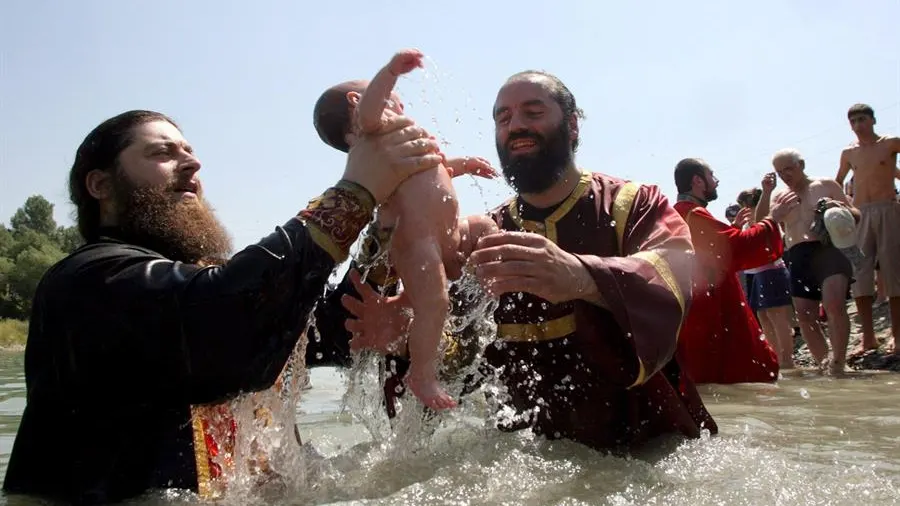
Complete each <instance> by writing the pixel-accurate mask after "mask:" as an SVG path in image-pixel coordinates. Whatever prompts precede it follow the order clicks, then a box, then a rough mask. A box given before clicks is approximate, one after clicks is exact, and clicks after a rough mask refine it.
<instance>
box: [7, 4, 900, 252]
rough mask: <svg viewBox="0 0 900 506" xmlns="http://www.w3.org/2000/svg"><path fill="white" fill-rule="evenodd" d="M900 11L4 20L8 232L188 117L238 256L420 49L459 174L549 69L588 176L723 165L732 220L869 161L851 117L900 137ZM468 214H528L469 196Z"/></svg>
mask: <svg viewBox="0 0 900 506" xmlns="http://www.w3.org/2000/svg"><path fill="white" fill-rule="evenodd" d="M898 20H900V0H869V1H866V2H856V1H853V2H851V1H844V0H829V1H827V2H825V1H816V0H790V1H788V0H781V1H764V0H760V1H756V2H713V1H707V2H692V1H686V0H682V1H679V2H671V1H651V0H648V1H641V2H601V1H589V0H583V1H574V0H573V1H564V0H558V1H556V2H549V1H536V0H519V1H506V0H502V1H501V0H491V1H484V0H481V1H468V0H462V1H455V2H422V1H411V0H410V1H407V0H396V1H387V0H385V1H381V2H378V1H358V0H349V1H344V2H302V1H288V0H281V1H276V0H270V1H262V0H261V1H258V2H253V3H251V2H242V3H238V2H230V1H213V0H192V1H189V2H183V1H172V0H156V1H153V2H123V1H112V0H105V1H95V0H80V1H78V2H66V1H62V0H58V1H55V2H51V1H45V0H4V1H2V2H0V222H5V223H8V220H9V217H10V216H12V214H13V213H14V212H15V210H16V209H17V208H18V207H19V206H21V205H22V204H23V203H24V201H25V199H26V198H27V197H28V196H30V195H34V194H42V195H44V196H45V197H46V198H48V199H49V200H50V201H51V202H53V203H54V204H55V217H56V219H57V221H58V222H60V223H61V224H65V225H70V224H72V223H73V221H72V218H71V216H72V211H73V209H72V206H71V205H70V203H69V202H68V195H67V189H66V180H67V174H68V170H69V167H70V166H71V163H72V160H73V157H74V153H75V150H76V148H77V146H78V144H79V143H80V142H81V141H82V139H83V138H84V136H85V135H87V133H88V132H89V131H90V130H91V129H92V128H93V127H95V126H96V125H97V124H99V123H100V122H101V121H103V120H104V119H106V118H108V117H111V116H114V115H116V114H118V113H120V112H123V111H126V110H130V109H152V110H157V111H160V112H163V113H166V114H168V115H170V116H171V117H173V118H174V119H175V120H176V121H177V122H178V123H179V125H180V126H181V127H182V129H183V131H184V134H185V136H186V138H187V139H188V141H189V142H190V143H191V144H192V145H193V146H194V149H195V152H196V153H197V154H198V156H199V158H200V160H201V162H202V163H203V168H202V169H201V171H200V173H199V174H200V177H201V179H202V180H203V184H204V187H205V191H206V196H207V198H208V199H209V200H210V202H211V203H212V204H213V206H214V207H215V208H216V211H217V214H218V215H219V217H220V218H221V219H222V221H223V222H224V223H225V225H226V227H227V228H228V229H229V231H230V232H231V234H232V236H233V238H234V241H235V246H237V247H243V246H244V245H246V244H249V243H252V242H255V241H257V240H259V239H260V238H261V237H262V236H264V235H266V234H268V233H270V232H271V231H272V230H273V229H274V227H275V226H277V225H280V224H282V223H284V222H285V221H287V220H288V219H289V218H290V217H291V216H294V215H295V214H296V213H297V212H298V211H299V210H301V209H302V208H303V207H304V206H305V205H306V203H307V202H308V201H309V199H311V198H312V197H314V196H316V195H318V194H319V193H321V192H322V191H323V190H324V189H325V188H327V187H328V186H330V185H331V184H333V183H334V182H335V181H337V180H338V179H339V178H340V176H341V173H342V170H343V166H344V163H345V155H344V154H343V153H340V152H338V151H335V150H334V149H332V148H329V147H328V146H326V145H325V144H323V143H322V142H321V141H320V140H319V138H318V137H317V135H316V134H315V130H314V128H313V125H312V109H313V105H314V103H315V100H316V98H317V97H318V96H319V94H320V93H321V92H322V91H323V90H324V89H325V88H327V87H328V86H330V85H332V84H335V83H337V82H340V81H344V80H348V79H365V78H370V77H371V76H373V75H374V74H375V72H376V71H377V70H378V69H379V68H380V67H381V66H382V65H384V64H385V63H387V61H388V60H389V59H390V57H391V56H392V55H393V53H394V52H395V51H397V50H398V49H401V48H406V47H415V48H418V49H420V50H422V51H423V52H424V53H425V54H426V56H427V58H428V60H427V65H426V68H425V69H424V70H419V71H416V72H415V73H414V74H412V75H410V76H409V77H406V78H404V79H402V80H401V82H400V85H399V87H398V92H399V93H400V94H401V97H402V98H403V100H404V101H405V103H406V107H407V113H408V114H409V115H410V116H412V117H413V118H414V119H415V120H416V121H417V122H418V123H419V124H421V125H422V126H424V127H426V128H428V129H429V130H430V131H431V132H432V133H434V134H435V135H437V136H438V137H439V138H440V139H442V140H444V141H445V142H446V144H445V147H444V151H445V152H446V153H447V154H448V155H460V156H462V155H471V156H483V157H485V158H487V159H488V160H491V161H492V162H493V163H494V164H495V165H496V164H497V153H496V147H495V145H494V140H493V133H494V131H493V122H492V119H491V107H492V105H493V102H494V99H495V98H496V94H497V91H498V90H499V88H500V86H501V85H502V84H503V82H504V81H505V79H506V78H507V77H509V76H510V75H512V74H514V73H516V72H519V71H522V70H526V69H541V70H546V71H548V72H551V73H553V74H555V75H557V76H558V77H559V78H560V79H562V81H563V82H564V83H566V85H567V86H568V87H569V88H570V89H571V90H572V92H573V93H574V95H575V97H576V100H577V101H578V104H579V106H581V107H582V108H583V109H584V111H585V113H586V115H587V118H586V120H585V121H584V123H583V124H582V127H581V147H580V148H579V151H578V153H577V158H576V162H577V163H578V165H579V166H581V167H582V168H584V169H585V170H590V171H597V172H604V173H607V174H611V175H614V176H618V177H623V178H627V179H632V180H635V181H638V182H641V183H647V184H656V185H659V186H660V187H661V188H662V189H663V191H664V193H665V194H666V195H667V196H669V198H670V199H672V200H674V199H675V197H676V191H675V186H674V182H673V177H672V171H673V168H674V166H675V164H676V163H677V162H678V160H680V159H682V158H685V157H700V158H704V159H705V160H707V161H708V162H709V163H710V164H711V165H712V167H713V168H714V170H715V171H716V174H717V176H718V177H719V179H720V180H721V183H720V187H719V195H720V197H719V199H718V200H717V201H715V202H713V203H712V204H711V205H710V209H711V210H712V211H713V213H714V214H716V215H717V216H719V217H722V216H723V215H724V208H725V207H726V206H727V204H728V203H729V202H731V201H733V200H734V198H735V197H736V195H737V193H738V192H739V191H740V190H742V189H745V188H748V187H752V186H758V185H759V181H760V179H761V178H762V176H763V175H764V174H765V173H766V172H768V171H770V170H771V162H770V160H771V155H772V153H774V152H775V151H776V150H778V149H781V148H785V147H795V148H797V149H800V150H801V151H802V152H803V153H804V155H805V157H806V160H807V168H808V169H807V171H808V173H809V174H810V175H813V176H823V177H834V175H835V174H836V172H837V166H838V157H839V155H840V151H841V149H842V148H843V147H844V146H846V145H848V144H849V143H850V142H852V141H853V136H852V132H851V131H850V129H849V126H848V124H847V120H846V111H847V108H848V107H849V106H851V105H852V104H854V103H856V102H865V103H868V104H870V105H872V106H873V107H874V109H875V114H876V118H877V121H878V123H877V125H876V131H878V132H879V133H881V134H894V135H897V134H900V22H898ZM455 186H456V188H457V192H458V193H459V199H460V203H461V212H462V213H464V214H475V213H483V212H484V211H486V210H488V209H490V208H492V207H494V206H496V205H498V204H500V203H501V202H502V201H503V200H504V199H506V198H507V197H508V196H510V195H511V194H512V191H511V190H510V188H509V187H508V186H507V185H506V184H505V183H504V182H503V181H502V180H500V181H484V180H480V181H476V180H475V179H473V178H472V177H470V176H464V177H462V178H457V179H456V180H455Z"/></svg>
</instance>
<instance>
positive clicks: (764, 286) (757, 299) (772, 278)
mask: <svg viewBox="0 0 900 506" xmlns="http://www.w3.org/2000/svg"><path fill="white" fill-rule="evenodd" d="M749 285H750V290H749V295H748V297H747V298H748V299H749V302H750V308H751V309H753V310H754V311H759V310H761V309H770V308H773V307H782V306H790V305H791V279H790V276H789V275H788V270H787V268H786V267H784V266H781V267H775V268H772V269H766V270H764V271H761V272H757V273H756V274H753V275H752V276H751V277H750V281H749Z"/></svg>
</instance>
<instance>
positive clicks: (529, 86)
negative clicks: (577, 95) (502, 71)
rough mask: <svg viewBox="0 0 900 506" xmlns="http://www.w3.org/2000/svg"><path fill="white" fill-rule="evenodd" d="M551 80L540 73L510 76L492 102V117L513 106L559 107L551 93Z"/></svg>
mask: <svg viewBox="0 0 900 506" xmlns="http://www.w3.org/2000/svg"><path fill="white" fill-rule="evenodd" d="M553 85H554V83H553V80H552V78H550V77H547V76H544V75H541V74H524V75H518V76H514V77H512V78H510V79H509V80H508V81H507V82H506V83H505V84H504V85H503V87H501V88H500V91H499V92H497V99H496V101H495V102H494V117H497V115H499V114H502V113H504V112H507V111H509V110H510V109H511V108H515V107H544V108H551V107H560V104H559V102H558V100H557V99H556V97H555V96H554V93H553Z"/></svg>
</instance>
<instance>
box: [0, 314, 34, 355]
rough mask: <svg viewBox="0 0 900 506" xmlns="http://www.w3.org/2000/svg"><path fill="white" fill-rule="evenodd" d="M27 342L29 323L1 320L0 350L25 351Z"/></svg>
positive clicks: (7, 319)
mask: <svg viewBox="0 0 900 506" xmlns="http://www.w3.org/2000/svg"><path fill="white" fill-rule="evenodd" d="M27 340H28V322H27V321H24V320H13V319H11V318H0V350H4V351H7V350H8V351H15V350H24V349H25V342H26V341H27Z"/></svg>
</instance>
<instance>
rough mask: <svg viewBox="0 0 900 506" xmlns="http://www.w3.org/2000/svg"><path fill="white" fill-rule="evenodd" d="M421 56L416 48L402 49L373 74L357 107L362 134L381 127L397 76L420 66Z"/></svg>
mask: <svg viewBox="0 0 900 506" xmlns="http://www.w3.org/2000/svg"><path fill="white" fill-rule="evenodd" d="M423 57H424V55H423V54H422V52H421V51H419V50H418V49H404V50H402V51H400V52H398V53H397V54H395V55H394V57H393V58H391V61H390V62H389V63H388V64H387V65H385V66H384V67H382V68H381V70H379V71H378V73H377V74H375V77H374V78H372V81H371V82H369V86H368V87H367V88H366V91H365V92H364V93H363V95H362V98H361V99H360V101H359V105H358V109H357V114H358V116H357V118H358V121H359V129H360V131H361V132H362V133H363V134H367V133H371V132H374V131H376V130H378V129H379V128H380V127H381V117H382V114H384V108H385V104H386V103H387V101H388V100H390V99H391V92H392V91H394V86H395V85H396V84H397V78H398V77H400V76H401V75H402V74H406V73H408V72H411V71H413V70H415V69H416V68H419V67H422V66H423V65H422V58H423Z"/></svg>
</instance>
